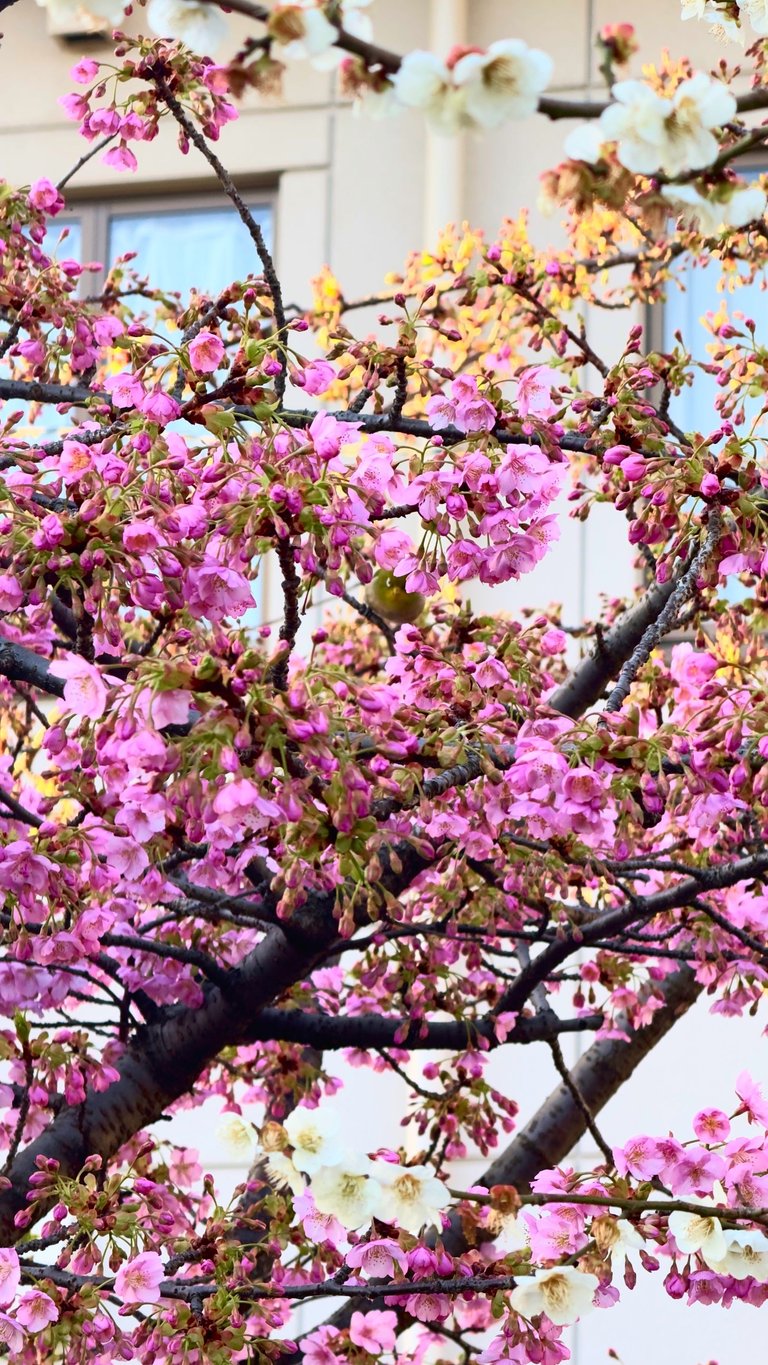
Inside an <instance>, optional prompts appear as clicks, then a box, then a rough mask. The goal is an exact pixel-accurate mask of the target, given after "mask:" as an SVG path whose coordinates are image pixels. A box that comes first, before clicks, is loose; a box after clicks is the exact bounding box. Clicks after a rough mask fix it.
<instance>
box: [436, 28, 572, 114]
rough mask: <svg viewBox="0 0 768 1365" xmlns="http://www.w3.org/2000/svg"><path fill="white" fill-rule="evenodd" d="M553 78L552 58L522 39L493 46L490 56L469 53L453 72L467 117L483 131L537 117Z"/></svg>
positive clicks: (493, 44)
mask: <svg viewBox="0 0 768 1365" xmlns="http://www.w3.org/2000/svg"><path fill="white" fill-rule="evenodd" d="M551 76H552V58H551V57H549V56H548V55H547V53H546V52H540V51H539V50H538V49H537V48H530V47H528V46H527V44H526V43H524V42H522V41H521V40H520V39H519V38H504V39H502V40H501V41H500V42H497V43H491V45H490V47H489V48H488V50H487V51H486V52H468V53H466V55H465V56H463V57H460V58H459V60H458V61H457V63H456V65H455V67H454V68H453V79H454V83H455V84H456V85H457V86H458V87H459V88H460V89H461V90H462V91H463V95H464V108H465V110H466V113H467V114H468V115H469V117H470V119H472V120H473V122H474V123H476V124H478V125H479V126H480V127H481V128H497V127H498V126H499V124H500V123H503V122H504V120H505V119H508V118H527V117H528V115H529V114H533V113H535V112H536V107H537V105H538V102H539V95H540V94H541V92H542V90H545V89H546V87H547V85H548V84H549V81H550V78H551Z"/></svg>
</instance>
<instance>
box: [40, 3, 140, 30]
mask: <svg viewBox="0 0 768 1365" xmlns="http://www.w3.org/2000/svg"><path fill="white" fill-rule="evenodd" d="M37 3H38V5H39V6H40V8H41V9H47V10H48V13H49V14H50V16H51V19H52V20H53V21H54V23H55V24H56V26H57V28H61V29H64V28H66V26H67V24H69V23H77V22H78V21H79V20H82V19H85V20H88V19H91V20H93V23H94V26H96V24H97V21H98V20H100V19H106V20H107V22H108V23H110V24H119V23H120V22H121V20H122V19H123V17H124V15H125V5H126V3H127V0H37Z"/></svg>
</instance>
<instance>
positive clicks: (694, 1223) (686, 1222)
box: [668, 1209, 726, 1265]
mask: <svg viewBox="0 0 768 1365" xmlns="http://www.w3.org/2000/svg"><path fill="white" fill-rule="evenodd" d="M668 1226H669V1230H670V1232H671V1233H672V1236H673V1237H674V1239H675V1242H676V1244H677V1246H678V1248H679V1250H680V1251H681V1252H682V1253H683V1255H685V1256H690V1255H691V1254H692V1253H693V1252H696V1251H700V1252H701V1254H702V1256H703V1257H704V1260H705V1261H706V1262H707V1265H711V1264H712V1262H713V1261H720V1260H722V1258H723V1257H724V1255H725V1252H726V1240H725V1233H724V1231H723V1225H722V1223H721V1222H720V1219H719V1218H711V1217H708V1216H706V1215H705V1214H701V1213H683V1212H681V1211H680V1210H679V1209H678V1210H676V1211H675V1212H674V1213H670V1215H669V1224H668Z"/></svg>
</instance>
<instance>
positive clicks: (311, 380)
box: [294, 360, 336, 396]
mask: <svg viewBox="0 0 768 1365" xmlns="http://www.w3.org/2000/svg"><path fill="white" fill-rule="evenodd" d="M335 378H336V371H335V370H334V368H333V366H332V365H329V363H328V361H327V360H311V361H310V362H309V364H308V365H305V366H304V369H303V370H298V371H297V372H296V376H295V379H294V383H295V384H298V385H299V386H300V387H301V388H302V389H304V392H305V393H309V394H312V395H313V396H316V395H318V394H321V393H325V391H326V389H329V388H330V386H331V384H332V383H333V382H334V380H335Z"/></svg>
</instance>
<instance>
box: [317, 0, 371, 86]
mask: <svg viewBox="0 0 768 1365" xmlns="http://www.w3.org/2000/svg"><path fill="white" fill-rule="evenodd" d="M370 3H371V0H344V3H343V4H342V6H341V26H342V28H343V29H344V32H345V33H351V35H352V37H353V38H359V39H360V40H361V41H362V42H364V43H370V42H371V40H372V38H373V24H372V23H371V21H370V19H369V17H368V15H367V14H361V13H360V10H361V9H363V8H364V7H365V6H367V5H369V4H370ZM335 36H336V35H335V34H334V41H335ZM345 57H346V53H345V52H342V50H341V48H338V47H333V46H331V47H329V48H326V49H325V50H324V51H323V52H321V53H320V54H319V55H318V56H316V57H313V59H312V65H313V66H314V67H315V68H316V69H317V70H318V71H332V70H333V68H334V67H337V66H340V65H341V63H342V62H343V61H344V58H345Z"/></svg>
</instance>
